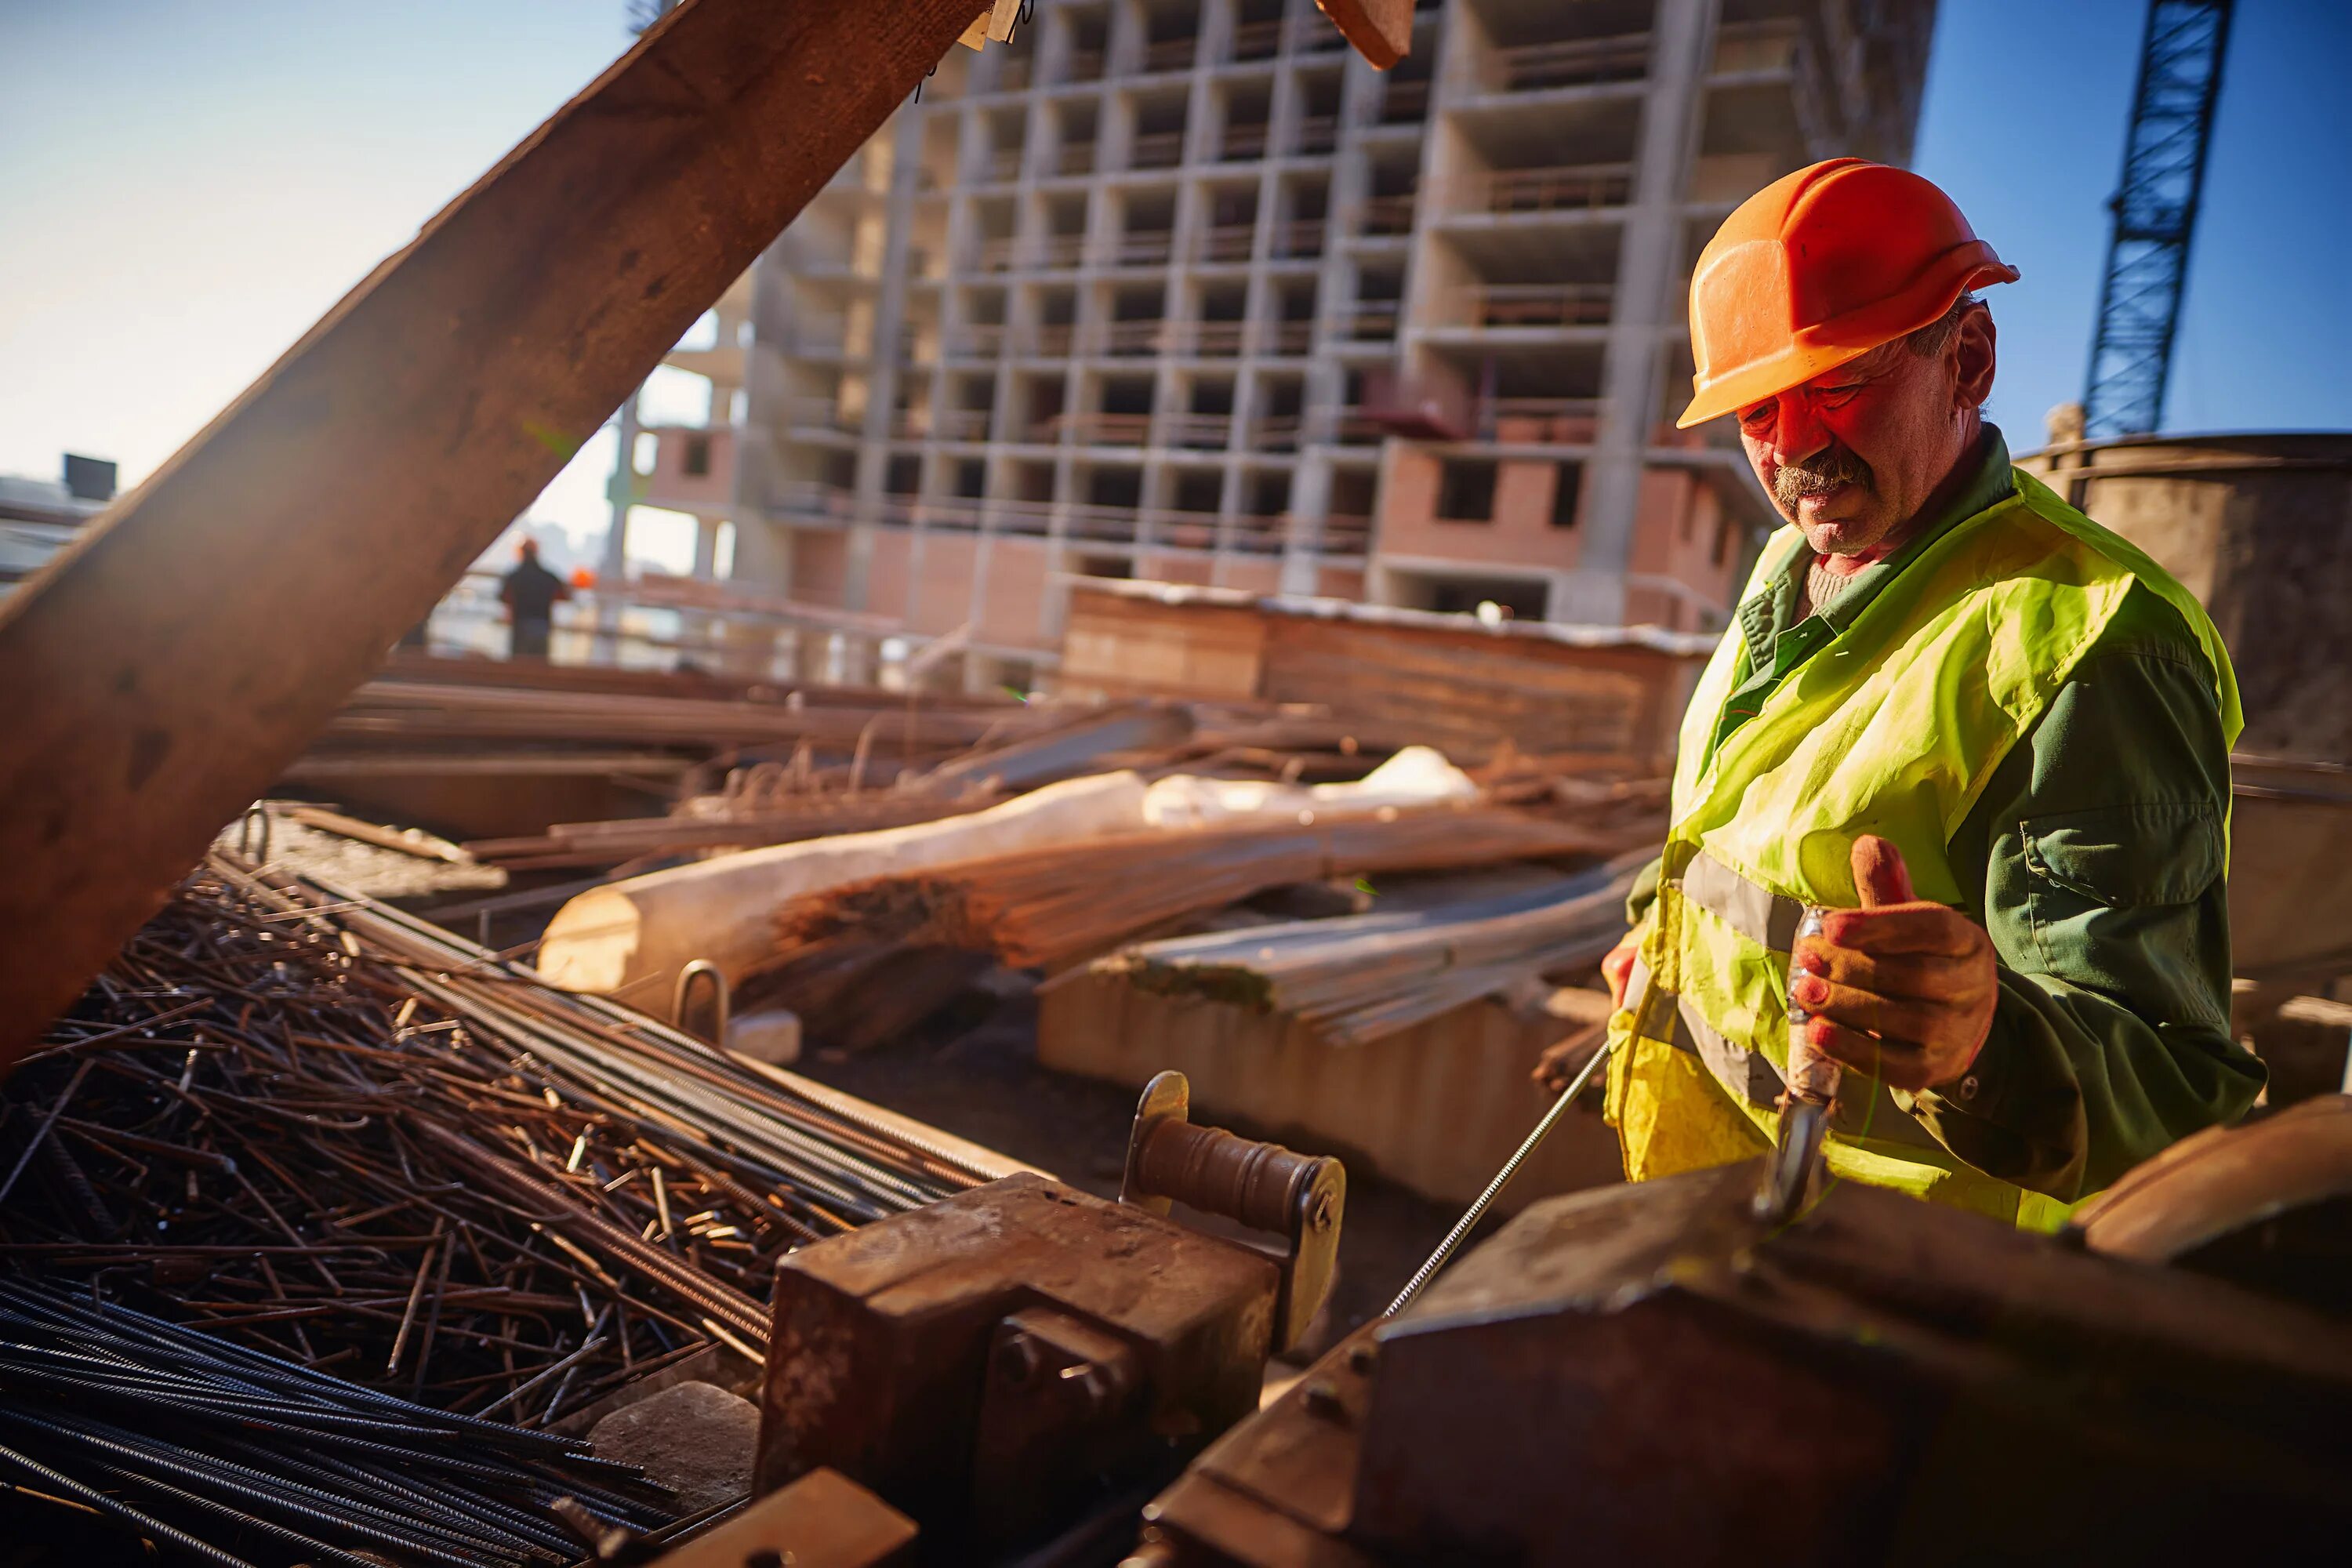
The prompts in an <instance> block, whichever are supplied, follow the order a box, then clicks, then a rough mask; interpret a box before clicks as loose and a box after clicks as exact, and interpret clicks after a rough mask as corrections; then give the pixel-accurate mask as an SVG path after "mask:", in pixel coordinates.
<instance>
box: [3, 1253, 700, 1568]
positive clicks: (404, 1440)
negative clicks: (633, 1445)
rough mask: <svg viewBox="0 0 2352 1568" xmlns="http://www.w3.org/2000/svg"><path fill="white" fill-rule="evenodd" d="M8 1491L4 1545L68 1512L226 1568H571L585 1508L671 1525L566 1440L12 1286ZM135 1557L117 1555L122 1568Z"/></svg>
mask: <svg viewBox="0 0 2352 1568" xmlns="http://www.w3.org/2000/svg"><path fill="white" fill-rule="evenodd" d="M0 1482H5V1483H6V1487H7V1489H9V1491H10V1493H11V1494H12V1495H11V1500H10V1503H9V1504H8V1505H7V1512H8V1513H10V1514H11V1515H13V1516H14V1517H15V1524H14V1525H13V1527H12V1528H11V1529H10V1531H9V1533H10V1535H11V1537H12V1540H11V1545H12V1547H18V1548H21V1547H23V1546H25V1545H27V1544H29V1539H28V1538H30V1537H33V1536H35V1535H37V1533H38V1532H39V1531H41V1530H42V1528H43V1526H44V1525H57V1524H71V1523H75V1522H78V1521H75V1520H73V1519H72V1518H71V1517H70V1516H71V1515H73V1514H75V1513H80V1514H81V1515H82V1516H83V1517H84V1518H94V1519H95V1520H100V1521H106V1522H107V1523H109V1524H110V1525H112V1526H113V1527H115V1528H117V1529H119V1530H121V1531H126V1532H128V1533H131V1534H133V1535H136V1536H138V1537H140V1538H142V1539H144V1540H145V1541H147V1542H152V1543H154V1545H155V1546H156V1547H157V1548H159V1549H161V1550H162V1551H163V1552H164V1553H165V1555H166V1556H170V1557H175V1558H176V1557H180V1556H182V1555H186V1556H192V1557H194V1558H196V1559H198V1560H200V1561H203V1562H206V1563H215V1564H217V1565H219V1568H251V1565H255V1564H263V1563H268V1564H282V1563H317V1564H322V1565H323V1564H329V1563H333V1564H341V1565H343V1568H380V1564H381V1563H382V1562H383V1561H384V1560H387V1559H388V1560H390V1561H392V1562H395V1563H452V1564H514V1565H518V1568H520V1565H522V1564H529V1563H570V1562H574V1561H576V1560H578V1559H579V1558H580V1557H581V1556H582V1555H583V1542H582V1541H581V1540H580V1539H579V1537H578V1534H577V1532H576V1531H575V1530H574V1529H572V1528H567V1526H566V1522H565V1518H564V1514H566V1513H568V1514H569V1515H570V1516H571V1517H572V1519H574V1520H578V1519H580V1518H581V1517H582V1514H581V1511H580V1510H584V1512H585V1518H586V1520H587V1521H593V1522H592V1524H591V1529H592V1531H595V1532H599V1533H601V1531H602V1530H603V1529H604V1528H607V1527H618V1528H621V1529H625V1530H643V1529H646V1528H650V1527H652V1526H654V1525H656V1524H658V1523H660V1522H661V1521H663V1520H664V1519H666V1518H667V1517H668V1511H669V1510H665V1509H664V1508H662V1507H661V1506H659V1504H658V1502H657V1501H656V1499H658V1498H659V1497H660V1496H661V1495H662V1494H660V1493H659V1492H657V1491H656V1490H654V1489H650V1488H649V1487H647V1486H646V1483H645V1482H644V1480H643V1479H642V1478H641V1477H640V1476H639V1475H638V1472H636V1471H635V1470H634V1469H631V1468H627V1467H625V1466H621V1465H615V1464H612V1463H609V1462H606V1461H603V1460H599V1459H596V1458H593V1457H591V1455H590V1454H589V1452H588V1448H587V1445H586V1444H585V1443H583V1442H581V1441H579V1440H577V1439H574V1438H568V1437H559V1436H554V1435H552V1434H550V1433H544V1432H530V1431H525V1430H522V1429H520V1428H519V1427H515V1426H504V1425H500V1424H499V1423H497V1422H494V1421H484V1420H478V1419H473V1418H469V1417H467V1416H463V1415H446V1414H444V1413H442V1412H440V1411H436V1410H430V1409H426V1408H425V1407H424V1406H422V1405H415V1404H412V1403H410V1402H408V1401H406V1400H402V1399H396V1398H394V1397H392V1396H390V1395H388V1394H381V1393H377V1392H375V1391H373V1390H371V1389H366V1388H362V1387H360V1386H358V1385H356V1384H351V1383H348V1382H345V1381H343V1380H341V1379H339V1378H336V1377H333V1376H331V1375H327V1374H323V1373H317V1372H313V1371H310V1370H308V1369H306V1368H303V1367H300V1366H297V1365H294V1364H293V1363H289V1362H285V1361H281V1360H278V1359H275V1358H272V1357H269V1356H265V1355H261V1354H258V1353H257V1352H253V1351H251V1350H247V1349H245V1348H243V1347H241V1346H238V1345H236V1344H232V1343H229V1342H225V1341H222V1340H218V1339H214V1338H212V1337H210V1336H207V1335H204V1334H197V1333H192V1332H189V1331H187V1330H185V1329H183V1328H180V1327H177V1326H176V1325H174V1324H172V1323H170V1322H167V1321H163V1320H161V1319H158V1318H155V1317H152V1316H150V1315H147V1314H145V1313H142V1312H136V1311H132V1310H129V1309H127V1308H124V1307H121V1306H120V1305H110V1306H107V1307H105V1308H103V1309H100V1308H94V1307H92V1306H91V1305H90V1304H89V1301H88V1300H87V1299H86V1297H85V1296H83V1295H82V1294H81V1293H79V1292H68V1291H66V1290H63V1289H57V1288H55V1287H52V1286H43V1285H38V1284H33V1283H27V1282H23V1281H16V1280H7V1279H0ZM567 1498H568V1499H570V1500H571V1501H570V1502H569V1503H561V1504H560V1503H559V1500H562V1499H567ZM36 1508H40V1509H42V1510H43V1513H42V1514H41V1515H40V1516H38V1517H37V1516H36V1515H35V1514H34V1512H33V1510H34V1509H36ZM559 1508H560V1509H561V1510H562V1512H559ZM50 1510H55V1511H54V1512H52V1511H50ZM59 1516H64V1517H59ZM360 1552H369V1553H372V1554H373V1555H371V1556H366V1557H362V1556H361V1555H359V1553H360ZM141 1554H142V1553H141V1552H140V1549H139V1548H138V1547H136V1546H131V1545H128V1544H126V1548H125V1558H124V1560H129V1559H132V1558H136V1557H138V1556H140V1555H141ZM110 1560H112V1559H110Z"/></svg>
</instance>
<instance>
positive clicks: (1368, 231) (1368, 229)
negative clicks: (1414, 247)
mask: <svg viewBox="0 0 2352 1568" xmlns="http://www.w3.org/2000/svg"><path fill="white" fill-rule="evenodd" d="M1417 205H1419V201H1418V198H1417V197H1414V196H1412V195H1397V196H1373V197H1372V198H1370V200H1368V201H1366V202H1365V203H1364V205H1363V209H1362V210H1363V223H1362V226H1361V227H1360V229H1359V230H1358V232H1359V233H1361V234H1365V235H1381V236H1386V235H1399V234H1411V233H1412V215H1413V211H1414V208H1415V207H1416V206H1417Z"/></svg>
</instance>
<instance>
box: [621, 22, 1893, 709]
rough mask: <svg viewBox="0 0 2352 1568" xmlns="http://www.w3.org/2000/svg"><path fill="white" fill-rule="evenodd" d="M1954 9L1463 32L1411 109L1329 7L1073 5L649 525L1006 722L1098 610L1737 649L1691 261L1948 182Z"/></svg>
mask: <svg viewBox="0 0 2352 1568" xmlns="http://www.w3.org/2000/svg"><path fill="white" fill-rule="evenodd" d="M1934 14H1935V6H1934V5H1933V4H1932V3H1930V0H1900V3H1895V4H1884V5H1852V4H1849V3H1847V0H1573V3H1570V4H1560V3H1557V0H1442V3H1437V4H1428V3H1424V4H1423V5H1422V6H1421V7H1420V8H1419V10H1418V11H1417V13H1416V14H1415V16H1414V18H1413V38H1412V52H1411V53H1410V55H1408V56H1407V57H1406V58H1405V59H1404V60H1403V61H1402V63H1401V64H1400V65H1399V66H1397V67H1396V68H1394V69H1393V70H1391V71H1387V72H1380V71H1375V70H1373V69H1371V68H1370V66H1369V65H1367V64H1366V63H1365V62H1364V61H1363V60H1361V59H1360V58H1356V57H1355V56H1353V55H1352V54H1351V53H1350V52H1349V50H1348V49H1347V48H1346V47H1345V44H1344V41H1343V40H1342V39H1341V37H1340V36H1339V33H1338V31H1337V30H1336V29H1334V28H1333V27H1331V26H1330V25H1329V24H1328V22H1327V21H1325V20H1324V19H1323V18H1322V17H1321V16H1319V15H1318V13H1317V12H1316V10H1315V7H1314V5H1312V4H1311V0H1208V3H1207V4H1205V5H1202V4H1198V3H1196V0H1109V3H1106V0H1039V3H1038V4H1037V5H1035V7H1034V26H1033V27H1032V28H1029V29H1026V30H1024V32H1023V33H1022V35H1021V37H1019V38H1018V39H1017V40H1016V41H1015V43H1014V45H1013V47H1010V48H995V47H992V48H990V49H988V50H986V51H984V52H982V53H980V54H977V55H974V54H969V53H966V52H964V51H958V52H957V53H956V54H955V55H954V56H952V57H951V58H950V59H949V60H948V61H947V62H946V63H945V64H943V65H942V66H941V67H940V70H939V71H938V72H937V73H936V74H935V75H934V76H933V78H932V79H930V80H929V81H928V82H926V83H925V86H924V89H923V92H922V94H921V96H920V98H919V100H917V101H916V102H914V103H912V104H910V105H908V106H907V107H906V108H904V109H902V110H900V111H899V112H898V114H897V115H896V116H894V117H893V119H892V120H891V121H890V122H889V123H888V124H887V126H885V128H884V129H883V131H882V132H881V133H880V134H878V135H877V136H876V137H875V138H874V139H873V140H872V141H871V142H869V143H868V144H867V145H866V148H865V149H864V151H863V153H861V154H860V155H859V156H858V157H857V158H856V159H854V160H852V161H851V163H849V164H848V165H847V166H846V167H845V168H844V169H843V170H842V172H841V173H840V174H839V175H838V176H837V177H836V178H835V180H834V181H833V182H832V183H831V184H829V185H828V186H827V187H826V188H825V190H824V193H823V194H822V195H819V196H818V197H817V199H816V200H814V201H813V202H812V203H811V204H810V205H809V206H808V207H807V209H806V210H805V211H803V214H802V215H801V216H800V218H799V219H798V221H796V222H795V223H794V224H793V226H792V227H791V228H790V229H789V230H788V231H787V232H786V233H785V234H784V236H783V237H782V238H781V239H780V240H779V241H778V242H777V243H776V244H775V245H774V246H772V247H770V248H769V249H768V251H767V252H766V253H765V255H764V256H763V257H762V258H761V262H760V264H759V265H758V267H757V268H755V269H754V271H753V273H752V275H751V279H749V280H747V282H745V283H743V284H740V285H739V286H738V287H737V288H736V289H733V290H731V291H730V294H729V296H728V298H727V299H726V300H722V301H721V303H720V305H719V331H718V333H717V335H716V336H715V338H713V339H712V340H710V342H709V346H704V347H697V348H693V349H690V350H682V351H680V352H679V353H675V354H673V355H672V356H670V360H669V363H671V364H672V365H674V366H676V367H677V368H680V369H684V370H688V371H690V372H693V373H695V374H700V375H705V376H708V377H709V379H710V382H711V384H712V388H713V393H712V397H711V403H710V407H711V416H710V423H709V426H707V427H691V428H677V427H673V428H664V429H660V430H658V431H657V432H656V434H657V435H658V437H659V442H658V454H659V455H658V458H657V459H656V461H655V462H654V464H653V465H652V472H651V474H650V475H649V476H648V477H647V479H646V481H645V484H644V487H643V491H642V495H643V499H644V500H646V502H648V503H650V504H652V505H656V506H661V507H667V508H673V509H676V510H682V511H688V512H691V513H694V514H696V515H697V516H698V517H699V518H701V519H702V520H703V529H702V547H701V550H700V551H699V552H698V565H699V569H700V570H701V571H702V572H704V573H709V571H710V570H711V569H712V567H713V565H714V563H715V562H716V561H717V560H718V558H719V549H718V540H719V530H720V527H721V525H722V523H723V522H731V523H732V525H733V531H734V546H733V574H734V576H735V577H736V578H737V579H738V580H739V581H740V582H741V583H743V584H747V585H753V586H757V587H760V588H762V589H765V590H768V591H770V592H781V593H782V594H783V595H786V596H788V597H789V598H790V599H791V600H793V601H794V602H795V603H797V604H800V605H822V606H827V607H834V608H838V609H842V610H847V611H853V612H862V613H864V614H865V615H868V616H876V617H879V618H880V620H881V621H882V622H883V623H884V624H887V625H888V626H894V627H898V628H901V629H903V631H904V633H906V634H907V635H908V640H909V642H911V643H916V644H919V643H921V642H924V641H928V640H929V639H933V638H937V637H942V636H946V635H948V634H950V633H953V632H956V631H958V630H959V629H961V628H968V629H965V630H963V635H962V637H961V638H960V639H959V641H960V643H961V645H962V646H964V647H968V648H969V649H970V650H971V658H969V659H968V661H967V673H968V679H970V680H971V683H972V684H974V685H975V686H978V685H982V684H992V683H993V682H994V681H996V680H1010V681H1013V682H1015V683H1022V684H1025V683H1026V681H1027V680H1028V679H1031V678H1034V677H1035V676H1037V675H1039V674H1041V673H1042V672H1045V671H1047V670H1050V669H1051V668H1052V667H1053V664H1054V661H1055V649H1056V648H1057V647H1059V645H1060V642H1061V634H1062V629H1063V621H1064V617H1065V614H1066V591H1065V590H1064V589H1063V588H1062V587H1061V586H1060V585H1059V583H1060V580H1061V579H1063V578H1064V576H1065V574H1080V575H1090V576H1097V577H1113V578H1126V577H1132V578H1148V579H1156V580H1161V581H1167V582H1172V583H1181V584H1209V585H1214V586H1219V587H1230V588H1236V589H1241V590H1244V591H1247V592H1251V593H1256V594H1275V593H1279V594H1285V595H1323V596H1329V597H1336V598H1339V599H1347V600H1361V601H1366V602H1370V603H1372V604H1379V605H1401V606H1407V607H1413V608H1421V609H1435V610H1452V611H1462V610H1469V609H1473V608H1475V607H1476V606H1478V605H1480V604H1481V603H1485V602H1492V603H1493V604H1495V605H1497V606H1500V607H1501V608H1503V609H1506V610H1507V611H1509V612H1510V613H1511V614H1512V615H1514V616H1518V617H1520V618H1523V619H1550V620H1556V621H1571V622H1587V623H1601V624H1618V623H1634V624H1640V623H1648V624H1654V625H1657V626H1664V627H1667V628H1670V629H1678V630H1692V631H1700V630H1713V629H1715V628H1717V627H1719V626H1722V625H1723V624H1724V622H1725V620H1726V618H1727V612H1728V609H1729V606H1730V605H1731V603H1732V601H1733V599H1734V598H1735V597H1736V595H1737V589H1738V581H1737V577H1736V574H1737V573H1738V571H1739V570H1740V569H1741V568H1742V566H1743V565H1744V562H1743V559H1742V557H1743V555H1744V554H1745V548H1744V547H1745V545H1746V544H1747V542H1748V540H1749V538H1750V537H1751V536H1752V535H1753V534H1754V533H1755V532H1756V531H1758V530H1759V528H1760V526H1761V525H1763V524H1765V523H1767V522H1768V521H1769V512H1768V510H1767V509H1766V507H1765V505H1764V502H1763V500H1762V498H1761V497H1760V496H1759V495H1758V494H1757V493H1756V490H1755V486H1754V484H1753V483H1752V481H1750V480H1749V479H1748V477H1747V474H1746V470H1745V468H1743V467H1742V466H1741V463H1740V460H1739V456H1738V450H1737V446H1736V443H1735V442H1734V441H1733V439H1732V438H1731V437H1730V435H1729V434H1728V433H1727V432H1725V431H1719V430H1718V431H1711V432H1700V431H1692V432H1687V433H1683V432H1677V431H1675V430H1674V429H1673V428H1672V426H1671V410H1670V408H1669V407H1668V405H1670V404H1675V401H1676V399H1677V396H1678V395H1679V394H1681V393H1682V392H1683V391H1684V390H1685V388H1686V387H1687V385H1688V376H1689V373H1690V363H1689V351H1688V346H1687V332H1686V330H1685V325H1684V320H1683V316H1684V311H1683V301H1684V299H1685V294H1686V291H1687V279H1688V270H1689V268H1690V265H1691V262H1692V259H1693V258H1695V257H1696V254H1697V251H1698V248H1699V247H1700V245H1701V244H1702V243H1703V242H1704V241H1705V238H1706V236H1707V235H1708V234H1709V233H1711V232H1712V231H1713V230H1714V228H1715V226H1716V225H1717V223H1719V222H1720V221H1721V220H1722V218H1723V216H1725V214H1727V212H1728V211H1729V210H1730V209H1731V207H1732V206H1733V205H1735V204H1736V203H1737V202H1738V201H1739V200H1740V199H1741V198H1742V197H1744V196H1746V195H1748V193H1749V192H1752V191H1754V190H1755V189H1757V188H1758V187H1759V186H1760V185H1762V184H1765V183H1767V182H1768V181H1769V180H1771V179H1773V178H1775V177H1777V176H1778V175H1780V174H1784V173H1786V172H1788V171H1790V170H1791V169H1794V168H1797V167H1800V166H1801V165H1803V164H1805V163H1810V162H1812V161H1814V160H1816V159H1819V158H1822V157H1826V156H1831V155H1834V154H1838V153H1854V154H1860V155H1863V156H1867V157H1873V158H1877V159H1881V160H1885V161H1889V162H1895V163H1900V162H1903V161H1904V160H1905V159H1906V157H1907V155H1908V153H1909V150H1910V144H1911V138H1912V132H1913V128H1914V124H1915V122H1916V118H1917V111H1918V104H1919V96H1920V89H1921V84H1922V81H1923V79H1924V77H1925V71H1926V61H1927V45H1928V35H1929V31H1930V27H1931V24H1932V22H1933V19H1934ZM697 341H700V340H697ZM739 393H740V395H738V394H739ZM871 640H872V639H870V638H868V639H867V641H868V643H870V641H871ZM828 646H832V647H838V646H839V644H838V643H837V642H835V641H831V640H830V639H829V640H828ZM863 657H864V656H863V655H854V656H853V657H852V658H851V660H850V667H851V671H852V672H853V673H854V671H855V669H856V668H858V667H860V665H861V664H862V662H863Z"/></svg>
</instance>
